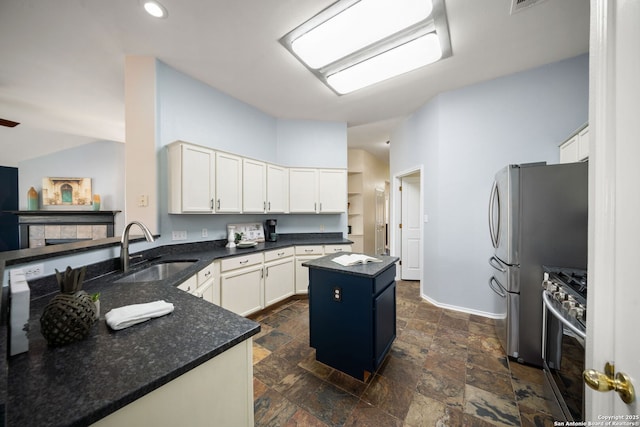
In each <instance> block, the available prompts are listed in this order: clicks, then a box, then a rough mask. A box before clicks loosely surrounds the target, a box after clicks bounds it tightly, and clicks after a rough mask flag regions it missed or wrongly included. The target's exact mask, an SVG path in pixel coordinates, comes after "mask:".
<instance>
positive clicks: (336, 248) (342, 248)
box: [324, 245, 351, 255]
mask: <svg viewBox="0 0 640 427" xmlns="http://www.w3.org/2000/svg"><path fill="white" fill-rule="evenodd" d="M337 252H351V245H324V254H325V255H329V254H335V253H337Z"/></svg>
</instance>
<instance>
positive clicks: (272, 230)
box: [264, 219, 278, 242]
mask: <svg viewBox="0 0 640 427" xmlns="http://www.w3.org/2000/svg"><path fill="white" fill-rule="evenodd" d="M276 224H278V220H276V219H268V220H266V221H265V223H264V228H265V234H266V236H265V238H266V239H267V241H268V242H275V241H276V240H278V233H276Z"/></svg>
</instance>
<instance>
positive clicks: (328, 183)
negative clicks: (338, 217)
mask: <svg viewBox="0 0 640 427" xmlns="http://www.w3.org/2000/svg"><path fill="white" fill-rule="evenodd" d="M346 210H347V172H346V171H345V170H325V169H320V170H319V171H318V212H319V213H342V212H345V211H346Z"/></svg>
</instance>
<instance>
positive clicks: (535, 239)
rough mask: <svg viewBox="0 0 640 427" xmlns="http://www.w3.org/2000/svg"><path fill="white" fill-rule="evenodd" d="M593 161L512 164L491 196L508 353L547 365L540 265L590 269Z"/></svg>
mask: <svg viewBox="0 0 640 427" xmlns="http://www.w3.org/2000/svg"><path fill="white" fill-rule="evenodd" d="M587 216H588V164H587V163H586V162H585V163H567V164H558V165H546V164H544V163H532V164H523V165H509V166H506V167H505V168H503V169H501V170H500V171H499V172H498V173H497V174H496V176H495V181H494V184H493V188H492V190H491V197H490V199H489V232H490V235H491V242H492V244H493V247H494V249H495V251H494V255H493V256H492V257H491V258H490V259H489V264H490V265H491V266H492V267H493V274H492V276H491V278H490V279H489V287H490V288H491V289H492V290H493V291H494V292H495V293H496V294H498V295H499V296H500V304H501V305H500V310H499V315H500V317H499V319H498V320H497V321H496V330H497V333H498V336H499V337H500V340H501V341H502V346H503V347H504V349H505V351H506V352H507V355H508V356H509V357H512V358H514V359H516V360H518V361H519V362H521V363H527V364H532V365H535V366H542V355H541V350H542V348H541V347H542V344H541V342H542V287H541V283H542V277H543V271H542V266H543V265H547V266H560V267H571V268H580V269H586V268H587Z"/></svg>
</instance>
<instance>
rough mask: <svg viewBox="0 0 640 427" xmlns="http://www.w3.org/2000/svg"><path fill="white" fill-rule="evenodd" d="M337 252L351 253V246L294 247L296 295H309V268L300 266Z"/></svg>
mask: <svg viewBox="0 0 640 427" xmlns="http://www.w3.org/2000/svg"><path fill="white" fill-rule="evenodd" d="M337 252H351V245H324V246H321V245H309V246H296V247H295V253H296V294H307V293H309V268H308V267H304V266H303V265H302V264H303V263H305V262H307V261H310V260H312V259H316V258H320V257H321V256H324V255H329V254H333V253H337Z"/></svg>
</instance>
